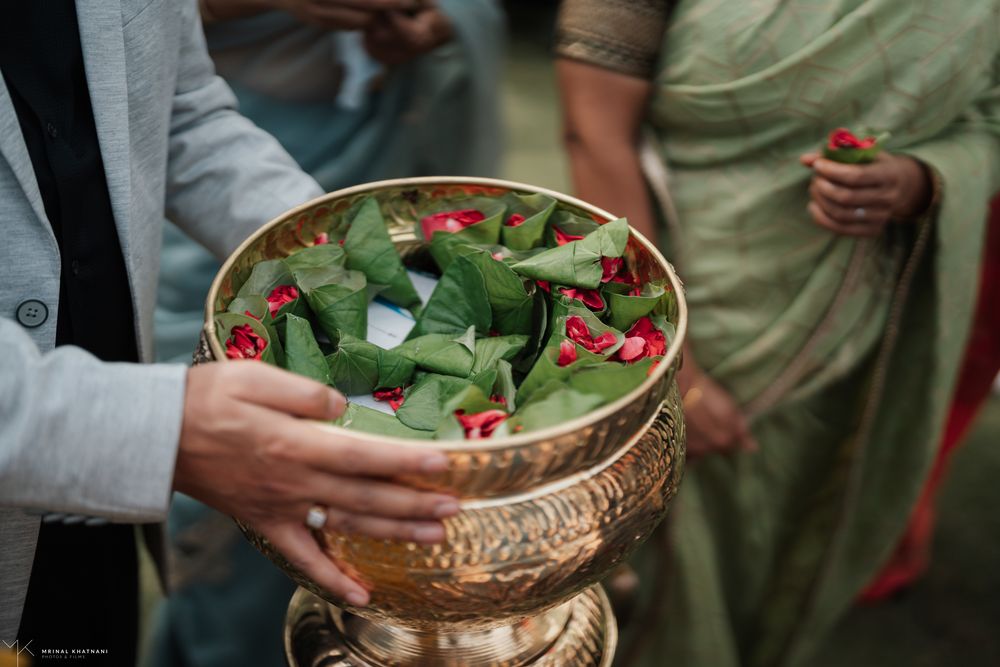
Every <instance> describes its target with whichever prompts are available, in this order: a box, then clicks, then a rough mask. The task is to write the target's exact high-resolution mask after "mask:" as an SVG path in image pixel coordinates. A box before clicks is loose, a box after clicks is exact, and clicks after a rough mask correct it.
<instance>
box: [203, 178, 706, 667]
mask: <svg viewBox="0 0 1000 667" xmlns="http://www.w3.org/2000/svg"><path fill="white" fill-rule="evenodd" d="M507 192H517V193H522V194H531V193H542V194H545V195H548V196H550V197H553V198H555V199H556V200H557V201H558V202H559V207H560V208H562V209H565V210H568V211H570V212H573V213H576V214H578V215H583V216H587V217H590V218H593V219H594V220H597V221H600V222H604V221H607V220H610V219H613V216H611V215H610V214H608V213H606V212H604V211H602V210H600V209H597V208H595V207H593V206H590V205H588V204H586V203H584V202H581V201H579V200H576V199H573V198H571V197H567V196H566V195H562V194H559V193H555V192H550V191H547V190H542V189H539V188H535V187H532V186H528V185H523V184H519V183H511V182H507V181H498V180H493V179H482V178H446V177H428V178H410V179H401V180H394V181H383V182H379V183H371V184H366V185H361V186H357V187H353V188H348V189H345V190H340V191H338V192H334V193H331V194H328V195H325V196H323V197H320V198H318V199H316V200H314V201H312V202H309V203H307V204H304V205H302V206H300V207H298V208H296V209H293V210H292V211H290V212H288V213H286V214H285V215H282V216H280V217H279V218H277V219H275V220H273V221H271V222H270V223H268V224H267V225H265V226H264V227H263V228H261V229H260V230H259V231H258V232H257V233H256V234H254V235H253V236H251V237H250V238H249V239H247V241H246V242H244V243H243V245H242V246H240V248H239V249H237V251H236V252H235V253H234V254H233V255H232V256H231V257H230V258H229V260H228V261H227V262H226V263H225V264H224V265H223V266H222V268H221V269H220V271H219V274H218V276H217V277H216V279H215V282H214V283H213V285H212V289H211V291H210V293H209V297H208V303H207V306H206V324H205V330H204V332H203V337H202V345H201V347H200V350H199V353H198V356H199V360H202V361H210V360H219V361H225V354H224V352H223V349H222V346H221V345H220V343H219V341H218V338H217V336H216V332H215V324H214V320H215V314H216V313H217V312H223V311H224V310H225V308H226V306H227V305H228V303H229V302H230V301H231V300H232V299H233V297H234V296H235V291H236V289H237V288H238V287H239V285H240V284H242V282H243V280H245V278H246V276H248V275H249V272H250V270H251V269H252V267H253V265H254V264H255V263H257V262H258V261H262V260H265V259H274V258H279V257H284V256H287V255H288V254H290V253H292V252H294V251H295V250H298V249H300V248H301V247H303V244H304V243H307V242H308V240H311V239H313V238H315V236H316V235H318V234H319V233H321V232H324V231H327V230H328V229H330V228H331V227H333V226H334V225H335V224H336V223H337V222H338V221H339V219H340V216H341V215H342V214H343V213H344V212H345V211H346V210H347V209H348V208H349V207H350V206H351V205H352V204H353V203H354V202H356V201H357V200H358V199H359V198H361V197H365V196H368V195H374V196H375V197H376V198H377V199H378V201H379V202H380V204H381V206H382V209H383V213H384V214H385V218H386V224H387V225H388V228H389V232H390V235H391V236H392V238H393V241H394V242H395V243H396V245H397V248H398V249H399V251H400V254H401V255H402V256H403V257H404V260H405V261H406V262H407V263H408V264H410V265H414V266H426V265H427V261H428V260H427V256H426V255H427V253H426V248H425V246H424V244H423V243H422V241H420V239H419V238H418V237H417V235H416V234H415V232H414V229H415V225H416V224H417V222H418V219H419V215H418V213H417V212H418V211H420V210H426V209H428V208H430V207H432V206H433V205H434V202H435V201H436V200H441V199H449V198H456V197H461V196H467V195H488V196H499V195H503V194H505V193H507ZM626 262H627V263H628V265H629V267H630V268H631V269H632V270H634V271H635V272H636V273H637V274H638V275H639V276H640V277H641V278H642V279H643V280H645V281H649V280H656V281H661V282H664V283H665V284H668V285H669V286H670V287H671V288H672V289H673V291H674V292H675V293H676V296H677V303H678V308H677V313H676V317H675V318H674V320H675V321H674V322H673V324H674V325H675V327H676V330H677V335H676V337H675V338H674V340H673V341H671V343H670V345H669V347H668V349H667V352H666V354H665V356H664V358H663V360H662V362H661V363H660V364H659V365H658V366H657V367H656V368H655V370H654V371H653V372H652V373H651V374H650V377H648V378H647V379H646V381H645V382H644V383H643V384H642V385H641V386H640V387H638V388H636V389H635V390H633V391H632V392H631V393H629V394H628V395H627V396H625V397H623V398H621V399H620V400H618V401H615V402H614V403H611V404H609V405H605V406H603V407H601V408H599V409H597V410H594V411H593V412H590V413H588V414H584V415H580V416H579V417H577V418H576V419H574V420H572V421H569V422H565V423H562V424H559V425H557V426H554V427H551V428H548V429H545V430H541V431H533V432H529V433H525V434H519V435H514V436H511V437H505V438H499V439H494V440H487V441H476V442H464V441H456V442H452V441H415V440H405V439H399V438H390V437H384V438H381V439H382V440H384V441H386V442H392V443H394V444H398V445H401V446H405V447H433V448H436V449H438V450H440V451H443V452H445V453H446V454H447V455H448V457H449V458H450V460H451V467H450V469H449V470H448V471H447V472H445V473H441V474H440V475H437V476H434V477H425V478H420V479H413V480H408V481H410V482H412V483H413V484H415V485H419V486H421V487H423V488H429V489H434V490H440V491H446V492H450V493H453V494H455V495H457V496H458V497H459V498H460V500H461V506H462V512H461V513H460V514H459V515H458V516H455V517H453V518H451V519H448V520H447V521H445V529H446V535H447V538H446V540H445V542H443V543H442V544H438V545H434V546H423V545H418V544H413V543H394V542H389V541H380V540H374V539H370V538H367V537H362V536H357V535H344V534H337V533H333V532H330V531H319V532H317V533H316V538H317V540H318V541H319V542H320V545H321V546H322V547H323V549H324V551H325V552H326V553H327V554H328V556H329V557H330V558H331V559H332V560H334V561H335V562H336V563H337V564H338V566H340V567H341V568H342V569H343V570H344V571H345V572H347V573H348V574H350V575H351V576H353V577H354V578H355V579H357V580H358V581H360V582H362V583H363V584H364V585H365V586H366V587H368V588H369V589H370V590H371V591H372V593H371V603H370V605H369V606H368V607H366V608H363V609H356V608H352V607H349V606H345V605H343V604H342V603H341V602H339V601H338V600H335V599H333V598H332V597H330V596H329V595H328V594H327V593H326V592H325V591H323V590H322V589H320V588H319V587H317V586H316V585H315V584H314V583H312V582H311V581H309V579H308V578H307V577H305V576H304V575H303V574H302V573H301V572H299V571H297V570H296V569H295V568H294V567H292V566H291V565H290V564H289V563H288V562H287V561H286V560H285V559H284V558H283V557H282V556H281V554H280V553H278V552H277V551H276V550H274V549H273V548H272V547H271V545H270V544H268V542H267V541H266V540H265V539H263V538H262V537H261V536H260V535H258V534H257V533H255V532H254V531H253V529H252V528H250V527H249V526H241V527H242V529H243V531H244V533H245V534H246V535H247V537H248V539H249V540H250V541H251V542H252V543H253V544H254V545H255V546H256V547H257V548H258V549H260V550H261V551H262V552H263V553H264V554H265V555H267V556H268V558H270V559H271V560H272V561H273V562H274V563H275V564H276V565H277V566H278V567H280V568H282V569H283V570H284V571H285V572H286V573H288V574H289V576H291V577H292V578H293V579H294V580H295V581H296V582H297V583H298V584H299V585H300V586H301V588H300V589H299V590H298V591H297V592H296V594H295V596H294V597H293V598H292V602H291V604H290V606H289V611H288V617H287V624H286V628H285V640H286V649H287V654H288V659H289V663H290V664H291V665H295V666H303V667H305V666H306V665H309V666H312V665H330V666H333V665H341V666H344V667H347V666H359V667H360V666H372V667H374V666H380V665H494V666H499V665H504V666H511V667H513V666H515V665H535V666H538V665H606V664H610V660H611V657H612V656H613V654H614V648H615V643H616V638H617V630H616V625H615V621H614V618H613V615H612V614H611V610H610V606H609V605H608V601H607V598H606V597H605V595H604V593H603V591H602V590H601V589H600V587H599V586H598V585H597V584H598V582H599V581H600V580H601V578H602V577H603V576H605V575H606V574H607V573H608V572H610V571H611V570H612V569H613V568H614V567H615V566H617V565H619V564H620V563H622V562H623V561H624V560H625V559H626V558H628V556H629V555H631V554H632V553H633V552H634V551H635V549H637V548H638V547H639V545H640V544H642V542H643V541H644V540H645V539H646V538H648V537H649V535H650V534H651V533H652V532H653V529H654V528H655V527H656V525H657V524H658V523H659V522H660V521H661V520H662V519H663V517H664V516H665V514H666V511H667V507H668V504H669V502H670V500H671V498H672V497H673V495H674V494H675V493H676V490H677V485H678V483H679V482H680V476H681V470H682V468H683V462H684V421H683V416H682V413H681V405H680V397H679V394H678V391H677V385H676V382H675V380H674V375H675V372H676V369H677V366H678V364H679V363H680V350H681V344H682V341H683V337H684V334H685V331H686V325H687V312H686V306H685V303H684V298H683V294H682V291H681V284H680V282H679V280H678V279H677V276H676V275H675V274H674V272H673V270H672V268H671V267H670V265H669V264H668V263H667V262H666V260H664V258H663V257H662V255H660V253H659V252H658V251H657V250H656V248H655V247H654V246H653V245H652V244H650V243H649V242H648V241H647V240H646V239H644V238H643V237H641V236H640V235H638V234H636V233H635V232H634V231H633V232H632V236H631V238H630V241H629V245H628V249H627V251H626ZM318 427H319V428H323V429H326V430H328V431H329V432H330V433H331V434H333V435H336V434H337V433H342V432H343V431H342V430H341V429H340V428H339V427H335V426H330V425H319V426H318Z"/></svg>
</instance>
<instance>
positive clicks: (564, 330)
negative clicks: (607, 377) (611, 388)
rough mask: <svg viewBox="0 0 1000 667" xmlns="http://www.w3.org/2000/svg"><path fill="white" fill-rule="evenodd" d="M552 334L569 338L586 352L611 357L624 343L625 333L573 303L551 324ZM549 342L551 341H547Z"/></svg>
mask: <svg viewBox="0 0 1000 667" xmlns="http://www.w3.org/2000/svg"><path fill="white" fill-rule="evenodd" d="M552 331H553V336H557V337H565V338H569V339H570V340H572V341H573V342H575V343H577V344H579V345H580V346H581V347H583V348H584V349H585V350H587V351H588V352H593V353H594V354H598V355H600V356H602V357H605V358H607V357H611V356H612V355H613V354H614V353H615V352H617V351H618V350H619V349H621V347H622V345H624V344H625V333H624V332H622V331H620V330H618V329H616V328H615V327H612V326H609V325H607V324H605V323H604V322H603V321H602V320H601V318H599V317H598V316H597V315H595V314H594V313H592V312H590V310H588V309H587V308H583V307H580V306H577V305H576V304H575V303H574V304H571V305H569V306H568V307H567V308H566V314H565V315H561V316H559V317H557V318H556V319H555V321H554V322H553V324H552ZM548 342H551V341H548Z"/></svg>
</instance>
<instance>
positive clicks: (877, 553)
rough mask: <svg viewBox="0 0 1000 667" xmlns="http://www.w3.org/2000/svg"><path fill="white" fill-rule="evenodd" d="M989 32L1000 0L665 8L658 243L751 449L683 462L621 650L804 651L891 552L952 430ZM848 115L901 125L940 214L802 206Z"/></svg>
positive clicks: (753, 658)
mask: <svg viewBox="0 0 1000 667" xmlns="http://www.w3.org/2000/svg"><path fill="white" fill-rule="evenodd" d="M584 4H587V3H586V2H576V3H575V2H574V1H573V0H569V1H568V2H567V5H566V6H565V7H564V9H563V18H562V25H563V26H567V25H570V26H576V27H577V28H578V27H579V26H580V25H582V19H581V14H579V13H574V5H584ZM613 4H615V5H618V4H620V3H613ZM637 4H638V5H642V6H643V9H644V11H646V12H647V13H648V12H650V11H652V9H651V8H652V7H654V6H659V7H660V8H661V12H662V13H663V15H664V16H665V9H664V6H665V3H663V2H652V1H651V0H647V1H645V2H639V3H637ZM603 11H610V10H608V9H607V8H606V7H605V9H604V10H603ZM622 11H623V12H628V11H629V10H627V9H626V10H622ZM574 14H575V15H574ZM599 33H600V30H598V29H596V28H595V29H594V30H593V31H592V32H588V31H587V30H582V31H581V30H579V29H576V30H575V32H574V31H569V32H567V31H565V30H564V31H563V32H562V33H561V34H560V40H559V47H558V50H559V53H560V54H561V55H563V56H565V57H571V58H579V59H583V60H588V61H590V62H593V63H595V64H602V55H601V48H600V41H601V40H600V34H599ZM619 34H627V33H619ZM997 34H1000V0H976V1H973V0H969V1H967V2H961V3H941V2H934V1H931V0H905V1H904V0H830V1H829V2H816V1H815V0H755V1H753V2H742V3H740V2H731V1H728V0H681V1H680V2H679V3H677V4H676V6H675V7H674V8H673V10H672V14H671V15H670V19H669V22H668V23H667V25H666V34H665V36H664V37H663V39H662V44H663V46H662V48H661V49H660V50H659V60H658V61H657V64H656V66H655V73H654V74H653V81H654V88H655V93H654V98H653V100H652V103H651V105H650V108H649V112H648V116H647V121H648V126H649V128H650V130H651V131H652V133H653V134H654V135H655V137H656V141H655V144H656V148H657V151H658V153H659V156H660V159H661V161H662V164H664V165H665V166H666V167H667V169H669V174H670V179H671V180H670V193H671V198H672V200H673V207H674V208H675V209H676V216H671V217H672V218H675V220H673V225H672V226H671V229H670V230H669V232H668V233H666V234H665V235H664V241H663V245H664V246H665V254H666V255H667V256H668V257H669V258H670V259H671V260H672V261H674V262H675V263H676V264H677V267H678V271H679V273H680V275H681V277H682V278H683V279H684V281H685V283H686V288H687V298H688V303H689V305H690V309H691V323H690V329H689V332H690V337H691V343H692V345H693V350H694V354H695V357H696V358H697V360H698V362H699V365H700V366H701V367H702V368H705V369H706V370H707V371H708V372H710V373H711V374H712V375H713V377H715V378H716V379H717V380H718V381H719V382H720V383H722V384H723V385H724V386H725V387H726V388H727V389H728V390H729V391H730V392H731V393H732V394H733V395H734V396H735V397H736V398H737V400H738V401H739V402H740V403H741V405H743V407H744V409H745V411H746V412H747V414H748V415H749V416H750V418H751V419H752V428H753V431H754V435H755V436H756V438H757V440H758V442H759V443H760V445H761V451H760V452H759V453H755V454H739V455H735V456H732V457H727V458H722V457H713V458H710V459H706V460H703V461H699V462H697V463H695V464H694V465H692V466H691V467H690V468H689V470H688V472H687V474H686V477H685V480H684V483H683V484H682V488H681V491H680V494H679V496H678V499H677V502H676V504H675V506H674V509H673V511H672V515H671V517H670V520H669V526H668V528H667V532H668V535H667V536H666V537H667V541H668V542H669V548H668V549H666V550H664V549H662V548H658V546H657V545H655V544H653V545H649V546H647V547H646V548H645V549H644V551H643V552H642V553H641V554H640V556H639V557H638V559H637V561H636V565H637V567H638V569H639V570H640V576H642V577H643V579H644V580H645V581H647V582H649V581H658V582H661V583H662V586H644V587H643V589H644V592H645V594H646V596H647V598H648V599H646V600H645V606H644V607H643V608H644V609H645V613H646V614H648V615H649V616H648V617H647V618H643V619H640V620H639V624H641V625H642V626H643V627H642V628H636V627H630V628H626V632H625V637H624V639H625V641H624V642H623V646H622V649H621V651H620V653H619V657H620V658H621V659H622V660H625V659H628V658H630V657H635V656H638V657H639V658H640V661H639V662H640V664H648V665H678V666H683V667H699V666H702V665H705V666H710V667H729V666H736V665H751V666H755V667H757V666H761V667H762V666H771V665H796V664H808V662H809V658H810V656H812V655H815V651H817V650H822V641H823V638H824V636H825V633H826V632H827V631H828V630H829V629H830V627H831V626H832V625H833V624H834V623H835V622H836V621H837V620H838V618H839V617H840V616H841V615H842V614H843V613H844V612H845V611H846V610H847V609H848V608H849V606H850V605H851V603H852V601H853V600H854V598H855V597H856V596H857V594H858V593H859V592H860V591H861V589H862V588H863V587H864V586H865V585H866V584H867V583H868V582H869V580H870V579H871V578H872V577H873V576H874V575H875V574H876V572H877V571H878V569H879V567H880V566H881V565H882V564H883V563H884V562H885V561H886V560H887V558H888V557H889V555H890V553H891V551H892V549H893V547H894V546H895V544H896V540H897V539H898V537H899V536H900V535H901V533H902V532H903V529H904V528H905V525H906V520H907V518H908V516H909V512H910V510H911V508H912V507H913V505H914V503H915V502H916V499H917V497H918V494H919V491H920V489H921V487H922V485H923V483H924V481H925V479H926V476H927V473H928V470H929V466H930V464H931V462H932V460H933V454H934V452H935V447H936V445H937V443H938V441H939V437H940V434H941V432H942V428H943V421H944V416H945V412H946V409H947V406H948V403H949V399H950V396H951V394H952V391H953V388H954V384H955V378H956V374H957V369H958V365H959V362H960V360H961V354H962V350H963V347H964V344H965V341H966V338H967V336H968V330H969V324H970V320H971V313H972V308H973V305H974V299H975V294H976V285H977V282H976V281H977V278H978V266H979V255H980V249H981V246H982V239H983V234H984V229H985V221H986V215H987V204H988V201H989V199H990V197H991V195H992V194H993V193H994V192H995V191H996V190H997V188H998V186H1000V88H998V87H1000V81H998V79H997V76H998V74H997V68H998V66H1000V59H998V54H1000V44H998V40H997ZM605 50H607V49H605ZM611 51H614V52H616V53H617V54H618V56H619V57H618V60H619V61H620V60H621V58H620V52H621V50H620V49H617V48H612V49H611ZM588 54H590V55H588ZM591 55H592V56H593V57H591ZM605 62H610V61H605ZM608 66H609V67H610V68H611V69H618V70H619V71H624V72H626V73H633V74H635V73H637V72H635V71H633V72H629V71H628V70H627V69H625V68H621V67H615V66H613V65H612V64H608ZM838 126H846V127H853V128H863V127H870V128H875V129H878V130H888V131H890V132H891V133H892V140H891V141H890V143H889V145H888V149H889V150H891V151H893V152H897V153H905V154H909V155H912V156H914V157H916V158H917V159H919V160H921V161H923V162H924V163H925V164H927V165H929V166H930V167H931V168H932V169H933V170H934V171H935V172H936V175H937V176H938V178H939V183H938V185H939V187H940V191H939V197H938V200H937V203H936V205H935V208H934V210H933V211H932V212H931V213H930V214H929V215H928V216H927V217H926V219H924V220H921V221H917V222H912V223H900V224H898V225H893V226H892V229H891V230H890V231H889V233H888V234H886V235H885V236H884V237H883V238H880V239H877V240H856V239H853V238H848V237H842V236H835V235H833V234H831V233H830V232H828V231H825V230H823V229H822V228H820V227H818V226H816V225H815V224H813V223H812V222H811V220H810V218H809V216H808V214H807V213H806V205H807V203H808V200H809V194H808V184H809V179H810V175H811V174H810V172H809V171H808V170H806V169H805V168H803V167H802V166H801V165H800V164H799V162H798V157H799V156H800V155H801V154H803V153H806V152H809V151H813V150H816V149H817V148H818V147H819V146H820V144H821V143H822V141H823V140H824V138H825V136H826V135H827V133H828V132H829V131H830V130H832V129H833V128H835V127H838ZM651 185H652V186H653V187H652V189H653V190H654V191H655V190H656V189H657V186H662V183H659V184H656V183H654V184H651ZM661 542H662V541H661ZM667 553H668V554H669V556H667V555H665V554H667ZM633 625H636V624H633Z"/></svg>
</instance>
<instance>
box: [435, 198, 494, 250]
mask: <svg viewBox="0 0 1000 667" xmlns="http://www.w3.org/2000/svg"><path fill="white" fill-rule="evenodd" d="M506 211H507V206H506V205H505V204H504V203H503V201H501V200H499V199H494V198H491V197H464V198H461V199H447V200H443V201H436V202H435V203H434V205H433V206H432V207H430V208H428V209H426V210H423V211H421V212H420V215H419V217H420V220H419V223H420V224H419V225H418V226H417V228H418V229H419V230H420V236H421V238H422V239H423V240H424V241H431V240H433V239H434V236H436V235H437V234H452V235H455V236H458V237H460V238H461V239H462V240H464V241H466V242H468V243H499V242H500V225H501V224H502V223H503V219H504V213H506Z"/></svg>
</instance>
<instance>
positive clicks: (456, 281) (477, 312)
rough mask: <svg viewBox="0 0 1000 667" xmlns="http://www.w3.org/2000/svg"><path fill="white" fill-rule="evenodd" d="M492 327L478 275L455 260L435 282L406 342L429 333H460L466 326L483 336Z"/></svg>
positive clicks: (473, 266)
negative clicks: (472, 327)
mask: <svg viewBox="0 0 1000 667" xmlns="http://www.w3.org/2000/svg"><path fill="white" fill-rule="evenodd" d="M491 261H492V260H491ZM492 324H493V312H492V309H491V308H490V298H489V292H488V291H487V288H486V281H485V278H484V277H483V273H482V271H481V270H480V268H479V266H478V265H477V263H476V262H475V261H473V260H472V259H470V258H468V257H464V256H463V257H457V258H456V259H455V261H454V262H453V263H452V264H451V265H450V266H449V267H448V269H447V270H446V271H445V272H444V274H443V275H442V276H441V279H440V280H438V284H437V286H436V287H435V288H434V291H433V292H432V293H431V296H430V298H429V299H427V303H426V304H425V305H424V307H423V308H422V309H421V311H420V315H419V317H418V318H417V322H416V324H415V325H414V326H413V329H411V330H410V333H409V335H408V336H407V339H408V340H412V339H414V338H417V337H419V336H423V335H424V334H430V333H444V334H455V333H460V332H463V331H465V330H466V329H468V328H469V326H470V325H472V326H474V327H475V328H476V331H480V332H487V331H489V330H490V328H491V327H492Z"/></svg>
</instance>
